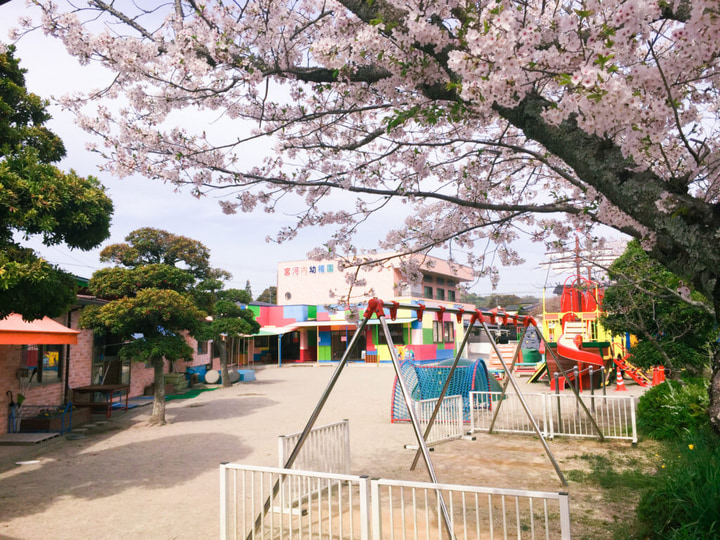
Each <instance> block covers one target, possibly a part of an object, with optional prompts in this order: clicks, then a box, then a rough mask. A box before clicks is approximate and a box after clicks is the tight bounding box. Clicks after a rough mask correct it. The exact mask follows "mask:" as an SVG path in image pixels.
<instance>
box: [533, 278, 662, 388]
mask: <svg viewBox="0 0 720 540" xmlns="http://www.w3.org/2000/svg"><path fill="white" fill-rule="evenodd" d="M603 296H604V289H603V288H602V287H601V285H600V284H599V283H598V282H596V281H594V280H591V279H588V278H584V277H582V276H580V275H574V276H571V277H569V278H567V279H566V280H565V283H564V284H563V291H562V295H561V297H560V311H558V312H548V311H547V310H546V309H545V299H544V298H543V335H544V337H545V341H546V343H547V344H548V346H549V347H551V348H552V349H553V352H554V353H555V354H550V353H547V354H546V355H545V358H546V365H544V366H540V367H539V368H538V370H537V371H536V373H535V375H534V376H533V378H535V379H539V378H540V377H541V376H545V375H547V377H548V378H549V381H550V387H551V388H552V389H553V390H554V389H555V387H556V385H559V386H560V388H561V389H562V388H564V387H565V385H566V384H567V383H569V382H573V381H574V379H575V378H577V383H578V387H579V389H580V390H582V389H589V388H591V387H592V388H598V387H599V386H601V385H603V384H607V381H608V378H609V377H610V375H612V374H614V373H615V372H616V369H615V368H617V370H621V371H623V372H624V373H625V375H626V376H629V377H630V378H632V379H633V380H634V381H635V382H636V383H637V384H639V385H641V386H651V385H652V381H651V380H650V379H649V378H648V377H647V376H646V375H645V374H644V373H643V372H642V370H640V369H638V368H637V367H635V366H633V365H632V364H631V363H630V361H629V358H630V353H629V342H630V336H627V335H626V336H613V335H611V334H610V333H609V332H608V331H607V330H606V329H605V328H603V326H602V324H601V323H600V315H601V314H602V301H603ZM558 362H559V363H560V364H561V365H562V368H563V369H562V370H561V369H559V368H558V366H557V363H558ZM575 368H577V369H575ZM563 371H564V372H565V373H566V375H563V374H562V373H563Z"/></svg>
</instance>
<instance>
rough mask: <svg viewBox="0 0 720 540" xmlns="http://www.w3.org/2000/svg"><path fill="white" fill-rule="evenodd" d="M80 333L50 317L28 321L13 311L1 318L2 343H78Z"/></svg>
mask: <svg viewBox="0 0 720 540" xmlns="http://www.w3.org/2000/svg"><path fill="white" fill-rule="evenodd" d="M79 333H80V332H78V331H77V330H72V329H70V328H68V327H66V326H63V325H62V324H60V323H57V322H55V321H53V320H52V319H51V318H49V317H43V318H42V319H36V320H34V321H30V322H28V321H24V320H23V319H22V316H20V315H18V314H17V313H11V314H10V315H8V316H7V317H5V318H4V319H2V320H0V345H77V337H78V334H79Z"/></svg>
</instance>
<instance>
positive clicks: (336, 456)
mask: <svg viewBox="0 0 720 540" xmlns="http://www.w3.org/2000/svg"><path fill="white" fill-rule="evenodd" d="M301 435H302V432H301V431H300V432H298V433H291V434H290V435H281V436H280V437H279V439H278V455H279V457H280V459H279V462H280V463H279V465H278V466H279V467H281V468H282V467H284V466H285V463H287V460H288V458H289V457H290V454H291V453H292V451H293V449H294V448H295V445H296V444H297V442H298V441H299V440H300V436H301ZM293 468H294V469H299V470H304V471H319V472H330V473H339V474H350V422H349V421H348V420H341V421H339V422H334V423H332V424H327V425H324V426H318V427H316V428H313V429H311V430H310V433H309V434H308V437H307V439H305V443H304V444H303V446H302V448H301V449H300V453H299V454H298V455H297V457H296V458H295V463H293Z"/></svg>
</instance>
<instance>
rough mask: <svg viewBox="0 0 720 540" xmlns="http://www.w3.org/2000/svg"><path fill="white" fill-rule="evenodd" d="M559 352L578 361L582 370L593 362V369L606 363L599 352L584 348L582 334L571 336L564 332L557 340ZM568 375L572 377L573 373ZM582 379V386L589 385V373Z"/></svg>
mask: <svg viewBox="0 0 720 540" xmlns="http://www.w3.org/2000/svg"><path fill="white" fill-rule="evenodd" d="M557 352H558V354H559V355H560V356H562V357H564V358H568V359H570V360H573V361H574V362H577V365H578V369H579V370H580V371H581V372H583V371H584V370H586V369H587V368H588V365H587V364H591V365H592V366H593V369H595V367H597V368H598V369H600V368H601V367H603V366H604V365H605V364H604V363H603V358H602V356H600V355H599V354H597V353H593V352H590V351H584V350H582V336H580V335H575V336H569V335H567V334H563V335H562V336H560V338H559V339H558V341H557ZM568 377H569V378H572V374H571V373H568ZM580 379H581V387H583V386H586V385H587V386H589V376H588V375H583V376H581V377H580Z"/></svg>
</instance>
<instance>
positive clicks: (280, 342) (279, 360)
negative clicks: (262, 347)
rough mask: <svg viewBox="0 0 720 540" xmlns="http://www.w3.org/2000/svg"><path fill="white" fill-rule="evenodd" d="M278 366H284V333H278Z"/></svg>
mask: <svg viewBox="0 0 720 540" xmlns="http://www.w3.org/2000/svg"><path fill="white" fill-rule="evenodd" d="M278 367H282V334H278Z"/></svg>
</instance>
